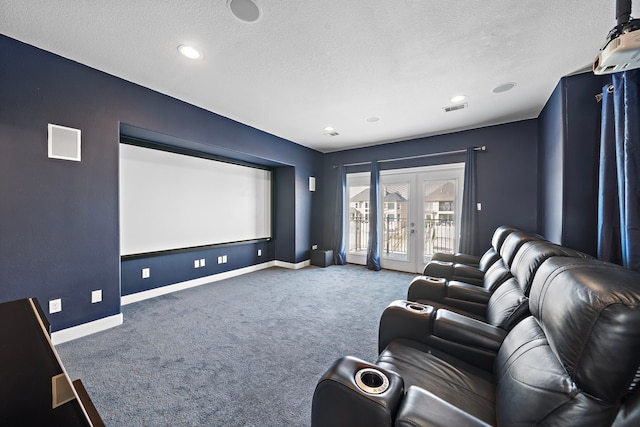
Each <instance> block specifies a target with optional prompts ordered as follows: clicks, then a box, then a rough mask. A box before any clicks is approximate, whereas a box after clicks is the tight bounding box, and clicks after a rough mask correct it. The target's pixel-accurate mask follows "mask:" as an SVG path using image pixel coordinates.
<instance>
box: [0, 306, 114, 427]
mask: <svg viewBox="0 0 640 427" xmlns="http://www.w3.org/2000/svg"><path fill="white" fill-rule="evenodd" d="M89 413H91V416H90V414H89ZM0 425H6V426H10V425H34V426H35V425H42V426H44V425H47V426H69V427H74V426H94V427H100V426H104V423H103V422H102V420H101V419H100V416H99V414H98V412H97V411H96V410H95V407H94V406H93V403H91V400H90V399H89V395H88V394H87V393H86V390H85V389H84V387H83V386H82V384H81V383H79V382H76V383H72V382H71V381H70V379H69V376H68V375H67V373H66V371H65V369H64V366H63V365H62V362H61V361H60V357H59V356H58V353H57V352H56V350H55V347H54V346H53V344H52V343H51V338H50V336H49V324H48V322H47V320H46V317H45V316H44V315H43V314H42V312H41V310H40V307H39V305H38V302H37V301H36V300H35V299H32V298H29V299H22V300H17V301H11V302H5V303H1V304H0Z"/></svg>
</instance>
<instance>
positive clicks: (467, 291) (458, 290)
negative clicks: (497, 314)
mask: <svg viewBox="0 0 640 427" xmlns="http://www.w3.org/2000/svg"><path fill="white" fill-rule="evenodd" d="M447 297H449V298H454V299H461V300H465V301H471V302H477V303H480V304H484V305H485V306H486V305H487V304H489V298H491V293H489V291H487V290H486V289H485V288H483V287H480V286H475V285H470V284H468V283H464V282H458V281H450V282H449V284H448V286H447Z"/></svg>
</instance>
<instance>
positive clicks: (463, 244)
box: [458, 147, 479, 255]
mask: <svg viewBox="0 0 640 427" xmlns="http://www.w3.org/2000/svg"><path fill="white" fill-rule="evenodd" d="M476 169H477V166H476V150H475V148H474V147H469V148H467V158H466V161H465V165H464V191H463V194H462V213H461V218H460V245H459V248H458V250H459V251H460V252H462V253H465V254H469V255H479V253H478V210H477V208H476V206H477V203H478V188H477V187H478V186H477V179H476V176H477V171H476Z"/></svg>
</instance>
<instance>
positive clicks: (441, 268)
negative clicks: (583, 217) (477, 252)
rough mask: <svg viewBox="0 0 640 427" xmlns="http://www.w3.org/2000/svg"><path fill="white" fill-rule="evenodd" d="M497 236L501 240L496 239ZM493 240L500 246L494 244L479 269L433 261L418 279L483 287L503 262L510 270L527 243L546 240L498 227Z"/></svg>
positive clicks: (535, 235)
mask: <svg viewBox="0 0 640 427" xmlns="http://www.w3.org/2000/svg"><path fill="white" fill-rule="evenodd" d="M498 231H501V232H500V234H497V233H498ZM496 234H497V236H498V237H499V238H500V239H496ZM493 240H494V241H495V240H497V241H498V242H500V244H497V243H496V244H494V246H492V247H491V248H490V249H489V250H488V251H487V252H486V253H485V255H483V257H482V263H481V264H480V266H479V267H473V266H470V265H465V264H459V263H453V262H443V261H434V260H432V261H430V262H429V263H427V265H426V266H425V267H424V270H423V272H422V276H418V278H420V277H438V278H442V279H445V280H447V281H449V280H454V281H460V282H464V283H469V284H473V285H482V284H483V282H484V276H485V275H486V274H487V273H489V272H490V271H491V269H492V268H493V267H495V265H496V264H498V263H499V262H500V261H501V260H502V262H503V263H504V265H505V266H506V267H507V268H509V267H510V266H511V262H512V261H513V258H514V256H515V254H516V253H517V252H518V250H519V249H520V247H521V246H522V245H523V244H524V243H525V242H528V241H531V240H544V239H542V237H540V236H538V235H537V234H531V233H526V232H523V231H519V230H514V229H511V228H510V227H505V228H504V229H503V227H498V229H496V231H495V232H494V239H493ZM494 248H497V249H494ZM489 253H491V255H490V257H487V254H489Z"/></svg>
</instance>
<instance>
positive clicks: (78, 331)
mask: <svg viewBox="0 0 640 427" xmlns="http://www.w3.org/2000/svg"><path fill="white" fill-rule="evenodd" d="M310 265H311V261H310V260H306V261H302V262H298V263H291V262H284V261H277V260H276V261H269V262H265V263H262V264H256V265H251V266H249V267H244V268H239V269H237V270H231V271H225V272H224V273H218V274H213V275H211V276H206V277H199V278H197V279H193V280H187V281H185V282H180V283H174V284H173V285H167V286H162V287H160V288H155V289H149V290H148V291H142V292H137V293H135V294H131V295H125V296H123V297H121V298H120V304H121V305H127V304H132V303H134V302H138V301H143V300H146V299H149V298H154V297H158V296H160V295H166V294H170V293H172V292H177V291H181V290H184V289H189V288H193V287H196V286H201V285H205V284H207V283H212V282H217V281H219V280H224V279H229V278H231V277H236V276H241V275H243V274H247V273H252V272H254V271H260V270H264V269H266V268H271V267H282V268H289V269H292V270H299V269H301V268H305V267H308V266H310ZM122 322H123V317H122V313H120V314H116V315H114V316H109V317H104V318H102V319H98V320H94V321H93V322H88V323H83V324H82V325H78V326H73V327H71V328H67V329H62V330H60V331H56V332H53V333H52V334H51V342H53V344H54V345H56V344H62V343H63V342H67V341H71V340H74V339H77V338H81V337H84V336H87V335H91V334H93V333H96V332H100V331H104V330H106V329H109V328H113V327H115V326H119V325H122Z"/></svg>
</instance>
